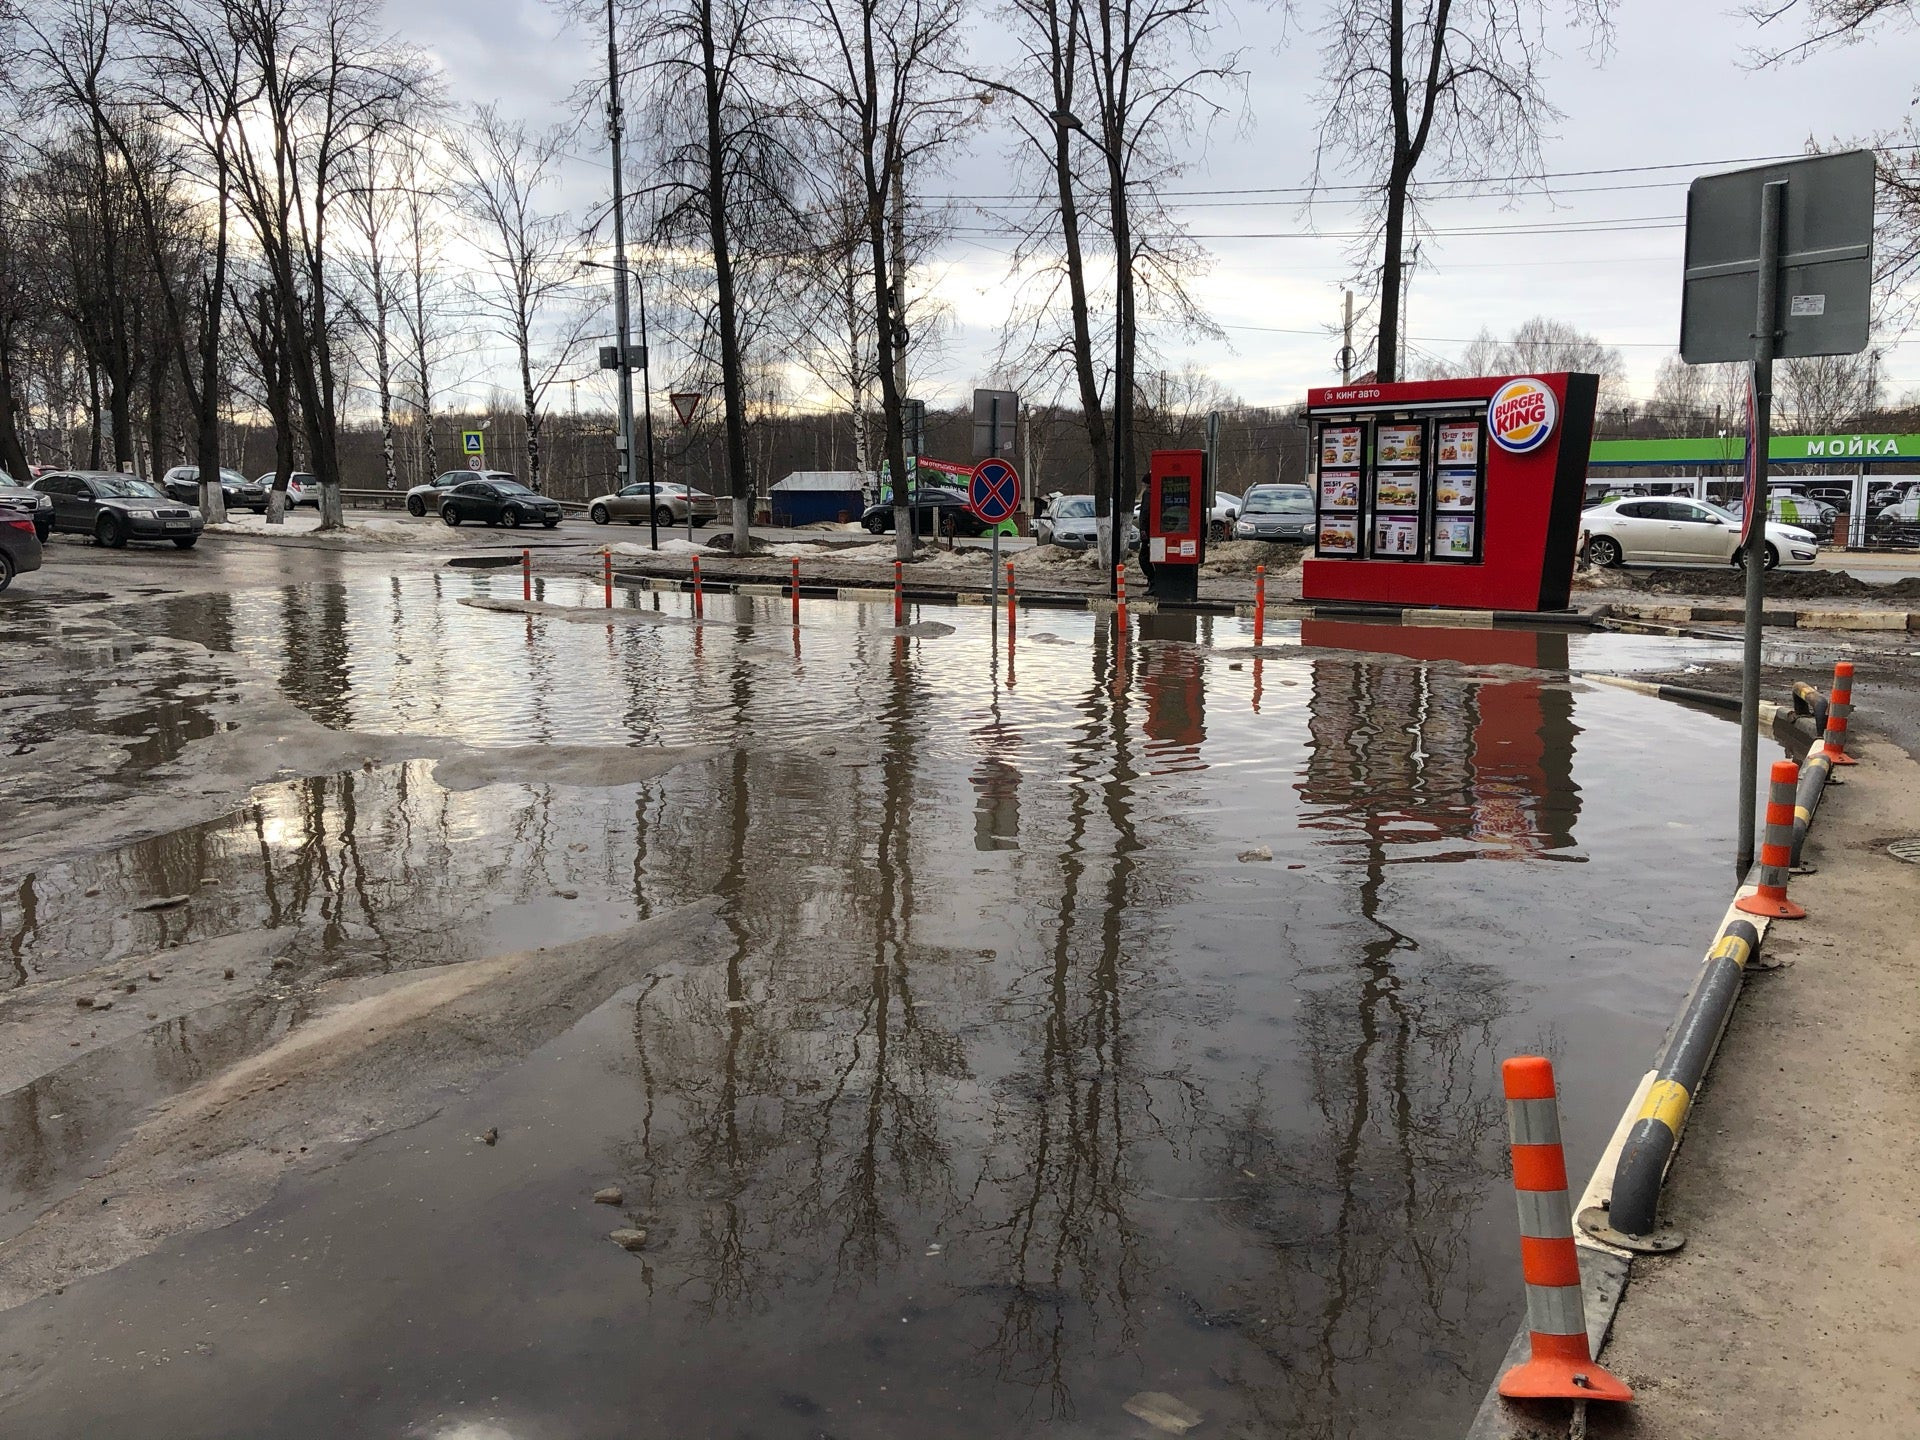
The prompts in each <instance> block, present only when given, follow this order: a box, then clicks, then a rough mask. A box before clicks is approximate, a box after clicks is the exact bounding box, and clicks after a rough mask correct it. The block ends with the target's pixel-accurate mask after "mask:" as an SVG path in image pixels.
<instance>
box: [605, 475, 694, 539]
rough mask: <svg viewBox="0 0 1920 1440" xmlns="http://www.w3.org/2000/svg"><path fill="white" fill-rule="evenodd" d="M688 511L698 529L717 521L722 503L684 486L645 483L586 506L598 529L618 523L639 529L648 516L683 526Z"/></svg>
mask: <svg viewBox="0 0 1920 1440" xmlns="http://www.w3.org/2000/svg"><path fill="white" fill-rule="evenodd" d="M689 509H691V510H692V511H693V523H694V526H695V527H696V528H698V527H699V526H702V525H705V524H706V523H707V522H708V521H710V520H713V519H715V518H716V517H718V515H719V514H720V502H719V501H718V500H716V499H714V497H713V496H711V495H709V494H707V493H706V492H705V491H704V490H690V489H688V488H687V487H686V486H685V485H660V484H655V485H649V484H647V483H646V482H645V481H641V482H640V483H638V484H634V485H627V486H623V487H622V488H621V489H619V490H617V491H615V492H614V493H613V494H611V495H596V496H594V498H593V499H591V500H589V501H588V502H587V515H588V517H589V518H591V519H592V521H593V523H594V524H596V525H611V524H612V523H613V522H614V521H616V520H624V521H626V522H627V524H629V525H638V524H640V523H641V522H642V521H644V520H645V519H646V518H647V515H648V513H649V512H651V513H652V514H653V517H654V522H655V523H656V524H659V525H684V524H686V523H687V511H688V510H689Z"/></svg>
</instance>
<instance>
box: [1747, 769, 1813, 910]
mask: <svg viewBox="0 0 1920 1440" xmlns="http://www.w3.org/2000/svg"><path fill="white" fill-rule="evenodd" d="M1799 788H1800V767H1799V766H1798V765H1796V764H1794V763H1793V761H1791V760H1776V761H1774V762H1773V770H1772V773H1771V774H1770V775H1769V776H1768V781H1767V828H1766V834H1765V837H1764V838H1763V839H1762V840H1761V842H1760V866H1759V869H1760V883H1759V887H1758V888H1757V889H1756V890H1755V891H1754V892H1753V894H1751V895H1742V896H1741V897H1740V898H1739V899H1738V900H1735V901H1734V902H1733V908H1734V909H1736V910H1739V911H1742V912H1744V913H1745V914H1748V915H1765V916H1766V917H1767V918H1769V919H1771V920H1804V919H1806V917H1807V912H1806V911H1804V910H1802V909H1801V908H1800V907H1799V906H1798V905H1796V904H1794V903H1793V901H1791V900H1789V899H1788V898H1787V875H1788V873H1789V872H1790V871H1791V870H1792V869H1793V812H1794V805H1795V803H1796V800H1797V798H1798V797H1797V792H1798V790H1799Z"/></svg>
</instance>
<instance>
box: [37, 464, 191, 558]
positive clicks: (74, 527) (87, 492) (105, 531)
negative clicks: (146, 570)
mask: <svg viewBox="0 0 1920 1440" xmlns="http://www.w3.org/2000/svg"><path fill="white" fill-rule="evenodd" d="M33 488H34V489H35V490H38V491H39V492H40V493H41V494H43V495H50V496H52V497H53V528H54V529H56V530H61V531H65V532H68V533H71V534H76V535H91V536H93V538H94V540H95V541H96V542H97V543H98V544H101V545H106V546H109V547H111V548H113V549H118V548H119V547H120V546H122V545H125V544H126V543H127V542H128V541H129V540H171V541H172V542H173V543H174V544H175V545H177V546H179V547H180V548H181V549H182V550H191V549H192V548H193V546H194V543H195V542H196V541H198V540H199V538H200V531H201V529H202V528H203V526H204V521H203V520H202V518H201V515H200V509H199V507H198V506H196V505H180V504H176V503H175V502H174V501H173V500H171V499H170V498H169V497H168V496H167V493H166V492H165V491H164V490H162V489H160V487H159V486H157V485H152V484H149V483H148V482H147V481H145V480H142V479H140V478H139V477H138V476H136V475H120V474H116V473H115V472H114V471H111V470H59V471H55V472H54V473H53V474H51V475H42V476H41V477H40V478H39V479H38V480H36V481H34V482H33Z"/></svg>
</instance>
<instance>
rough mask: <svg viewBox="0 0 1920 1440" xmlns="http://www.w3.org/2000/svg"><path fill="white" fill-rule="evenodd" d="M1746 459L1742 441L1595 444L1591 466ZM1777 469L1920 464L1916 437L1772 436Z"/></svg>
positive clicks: (1706, 438)
mask: <svg viewBox="0 0 1920 1440" xmlns="http://www.w3.org/2000/svg"><path fill="white" fill-rule="evenodd" d="M1746 458H1747V437H1746V436H1744V435H1727V436H1711V435H1710V436H1702V437H1697V438H1692V439H1685V440H1596V441H1594V442H1593V447H1592V450H1591V452H1590V453H1589V456H1588V460H1589V463H1590V464H1594V465H1739V464H1741V463H1743V462H1744V461H1745V460H1746ZM1767 458H1768V459H1769V460H1770V461H1773V462H1775V463H1785V464H1789V465H1792V464H1812V465H1822V464H1824V465H1854V464H1860V463H1862V462H1872V461H1882V462H1884V461H1888V460H1920V435H1775V436H1773V437H1772V439H1771V441H1770V442H1769V443H1768V445H1767Z"/></svg>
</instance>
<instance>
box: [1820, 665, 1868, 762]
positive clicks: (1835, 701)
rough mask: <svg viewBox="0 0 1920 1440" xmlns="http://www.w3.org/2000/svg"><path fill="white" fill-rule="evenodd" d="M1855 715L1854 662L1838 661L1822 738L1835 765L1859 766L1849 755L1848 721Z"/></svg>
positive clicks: (1828, 755)
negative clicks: (1825, 729)
mask: <svg viewBox="0 0 1920 1440" xmlns="http://www.w3.org/2000/svg"><path fill="white" fill-rule="evenodd" d="M1852 715H1853V662H1852V661H1851V660H1840V661H1836V662H1835V664H1834V667H1833V690H1832V691H1831V692H1830V693H1829V694H1828V696H1827V732H1826V734H1824V735H1822V736H1821V737H1820V740H1821V744H1822V745H1823V746H1824V747H1825V749H1826V752H1827V758H1828V760H1830V761H1831V762H1832V763H1833V764H1835V765H1858V764H1859V763H1860V762H1859V761H1858V760H1855V759H1854V758H1853V757H1852V756H1851V755H1849V754H1847V721H1848V720H1849V719H1850V718H1851V717H1852Z"/></svg>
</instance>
